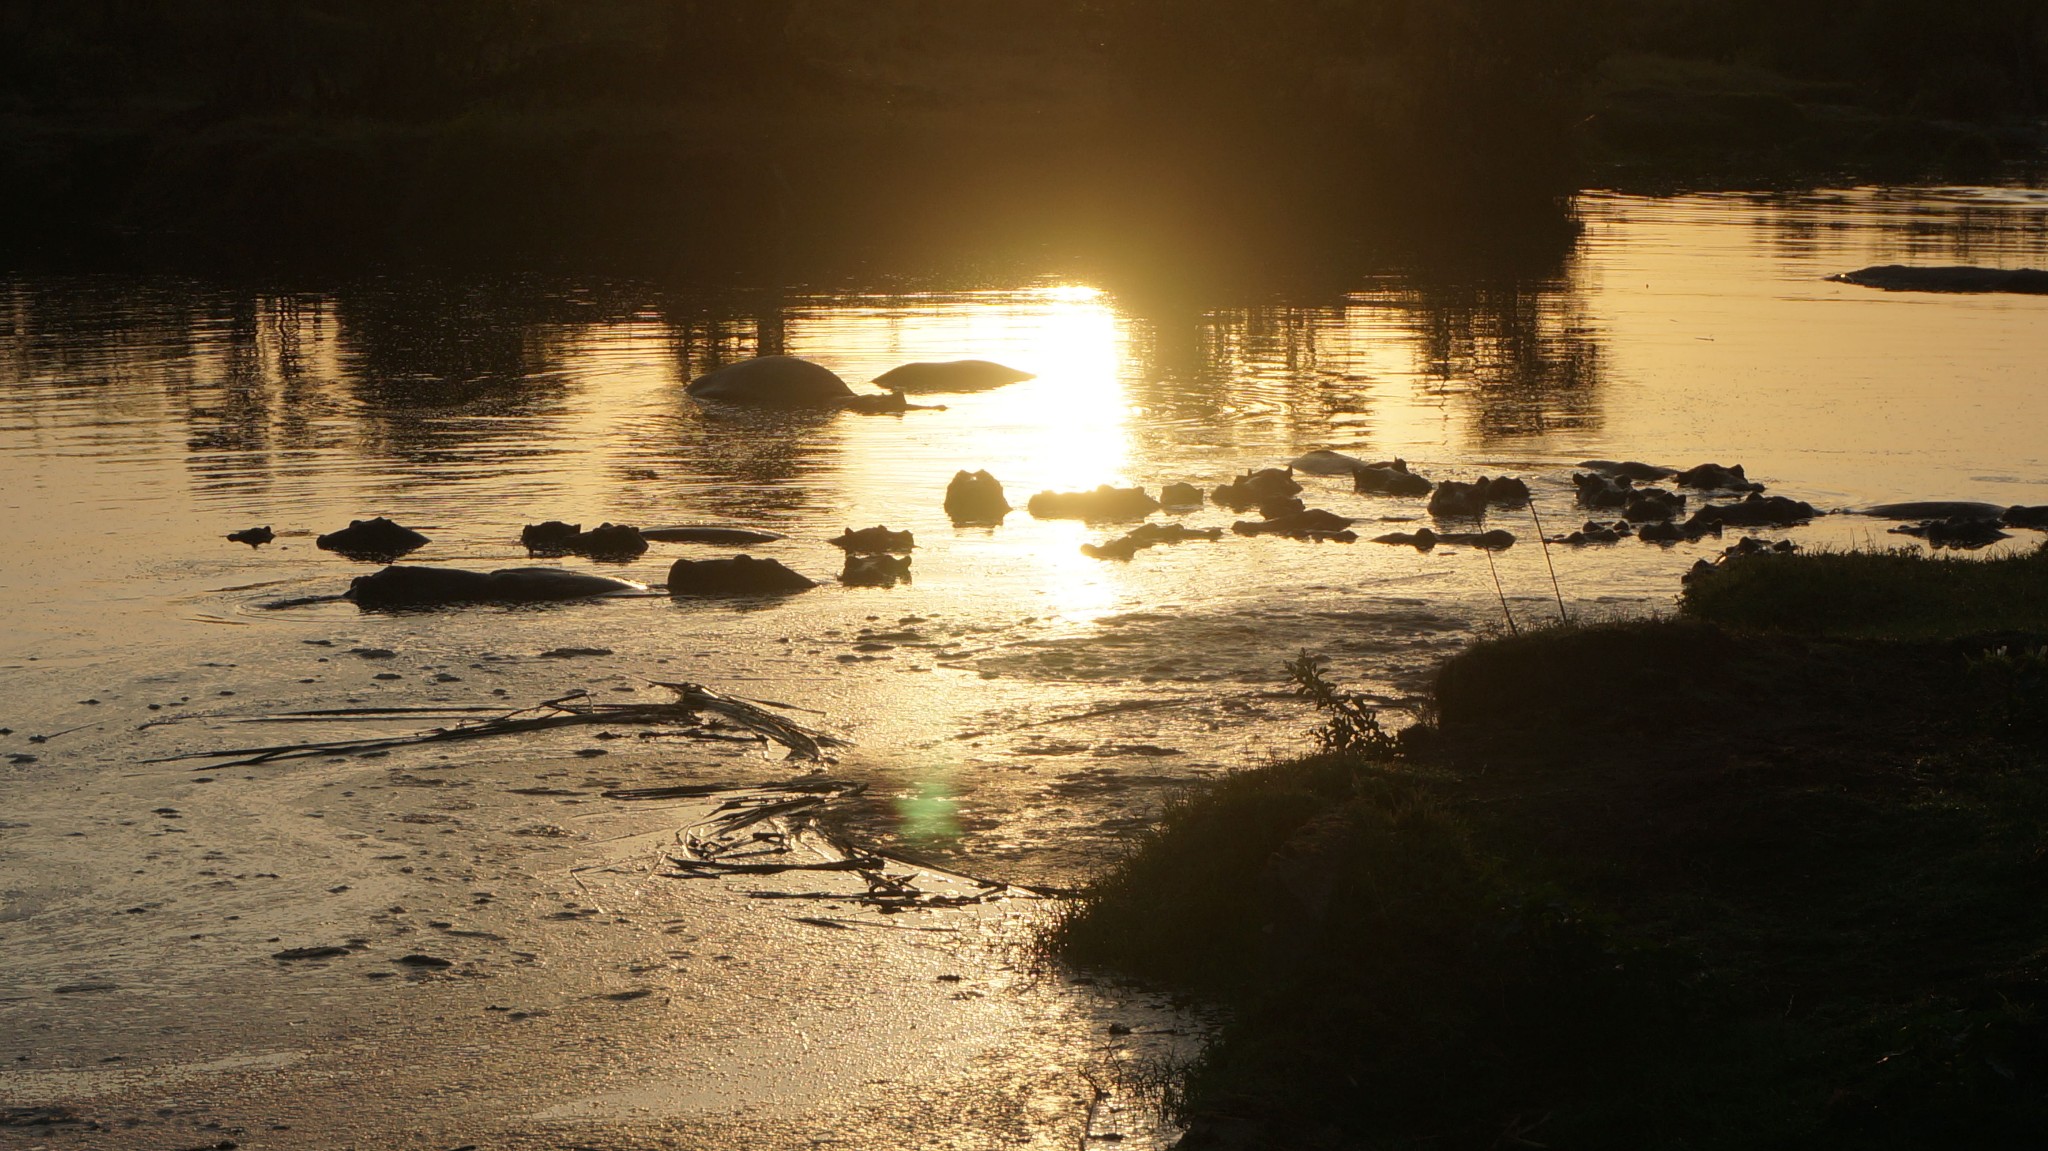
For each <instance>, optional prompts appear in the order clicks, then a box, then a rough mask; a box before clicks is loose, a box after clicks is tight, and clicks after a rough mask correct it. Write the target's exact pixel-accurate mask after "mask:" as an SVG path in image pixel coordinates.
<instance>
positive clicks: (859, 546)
mask: <svg viewBox="0 0 2048 1151" xmlns="http://www.w3.org/2000/svg"><path fill="white" fill-rule="evenodd" d="M825 542H826V543H828V544H831V545H832V546H833V547H836V548H839V549H841V550H843V551H845V552H846V553H847V554H849V555H864V556H872V555H883V554H885V553H889V552H894V553H897V554H899V555H900V554H902V553H904V552H907V551H910V550H911V549H912V548H915V547H916V546H917V537H916V536H915V535H912V534H911V533H910V532H907V531H901V532H896V531H890V530H889V526H888V525H887V524H877V525H875V526H874V527H871V528H862V529H860V530H859V531H854V530H853V529H852V528H847V529H846V531H845V533H844V534H842V535H838V536H835V537H833V538H832V539H829V540H826V541H825Z"/></svg>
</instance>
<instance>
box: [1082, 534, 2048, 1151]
mask: <svg viewBox="0 0 2048 1151" xmlns="http://www.w3.org/2000/svg"><path fill="white" fill-rule="evenodd" d="M1902 571H1903V572H1904V573H1908V574H1902ZM1930 574H1932V575H1938V576H1940V577H1943V578H1947V579H1951V580H1952V581H1954V582H1957V583H1971V584H1977V585H1978V586H1981V587H1986V588H1990V587H1997V588H2001V589H2010V588H2013V587H2024V588H2026V589H2028V590H2026V591H2022V592H2018V593H2014V592H2011V591H2009V590H2001V591H2000V592H1999V593H1998V594H1999V596H2000V597H2001V598H2000V600H1999V602H2000V603H2002V604H2003V605H2004V607H2005V608H2006V609H2007V611H2006V614H2005V615H2004V616H2003V617H1997V616H1992V615H1987V614H1986V613H1984V612H1983V611H1981V610H1979V609H1978V608H1977V607H1976V606H1975V605H1972V606H1970V607H1968V608H1966V609H1965V610H1963V611H1960V612H1957V613H1954V614H1952V615H1951V616H1949V617H1948V619H1947V621H1946V626H1941V625H1940V623H1939V621H1934V620H1932V619H1931V618H1930V617H1929V616H1927V615H1925V614H1922V615H1921V616H1919V617H1918V618H1916V619H1915V620H1914V622H1913V624H1911V625H1904V624H1902V625H1901V627H1900V628H1899V632H1900V634H1898V635H1885V634H1871V632H1872V631H1874V630H1879V629H1864V634H1862V635H1860V636H1856V637H1853V638H1851V637H1846V636H1838V635H1833V634H1829V633H1830V632H1834V631H1838V630H1839V629H1838V628H1835V627H1834V626H1832V624H1830V623H1829V622H1828V621H1822V622H1821V624H1820V625H1819V626H1817V627H1814V628H1810V629H1809V628H1806V627H1804V626H1802V625H1801V624H1800V622H1799V621H1798V619H1797V618H1796V617H1794V618H1792V619H1780V620H1779V622H1778V625H1777V626H1776V627H1774V628H1772V629H1770V630H1764V629H1762V628H1756V627H1743V626H1740V625H1739V624H1738V623H1736V622H1734V621H1737V620H1740V619H1744V618H1753V617H1754V616H1755V615H1756V614H1757V610H1759V609H1760V608H1761V607H1762V606H1764V605H1765V604H1766V603H1767V601H1771V600H1773V599H1784V598H1786V597H1784V596H1782V595H1781V594H1780V591H1779V589H1781V588H1785V587H1792V588H1794V589H1797V593H1798V594H1801V595H1805V594H1809V593H1813V592H1815V589H1820V591H1819V593H1818V594H1816V595H1815V598H1816V599H1827V598H1833V599H1835V600H1838V601H1840V600H1847V599H1850V598H1851V593H1855V594H1859V595H1862V596H1864V598H1865V599H1866V600H1867V598H1868V593H1869V591H1870V589H1871V588H1873V587H1879V586H1881V587H1886V588H1894V589H1896V588H1899V587H1901V586H1903V585H1906V584H1908V583H1910V582H1913V581H1914V580H1916V579H1918V578H1920V577H1925V576H1929V575H1930ZM1823 585H1831V588H1829V587H1824V586H1823ZM1694 586H1695V589H1696V590H1695V591H1693V592H1691V593H1689V594H1688V596H1687V598H1686V608H1685V612H1684V615H1683V616H1682V617H1681V618H1677V619H1669V620H1657V621H1648V622H1640V623H1627V624H1615V625H1607V626H1600V627H1590V628H1560V629H1555V630H1550V631H1540V632H1535V633H1529V634H1524V635H1522V636H1519V637H1512V638H1508V639H1503V640H1497V641H1493V642H1489V643H1483V644H1480V645H1477V646H1475V647H1473V648H1472V649H1470V650H1468V651H1467V652H1464V653H1462V654H1460V655H1458V656H1456V657H1454V658H1453V659H1452V660H1451V661H1449V662H1448V663H1447V664H1446V665H1445V667H1444V669H1443V671H1442V673H1441V675H1440V677H1439V680H1438V684H1437V689H1436V706H1437V715H1436V717H1435V720H1436V722H1435V723H1434V724H1432V725H1429V726H1420V727H1417V728H1415V729H1411V730H1410V731H1409V732H1406V733H1403V736H1402V737H1401V738H1400V740H1399V741H1398V742H1395V741H1392V740H1368V741H1366V742H1364V743H1361V744H1359V745H1358V746H1357V748H1356V749H1355V750H1353V751H1350V752H1347V753H1343V754H1332V753H1326V754H1319V755H1316V756H1311V757H1308V758H1305V759H1300V760H1295V761H1290V762H1284V763H1277V764H1274V765H1271V766H1269V767H1266V768H1262V769H1257V770H1254V771H1249V772H1245V773H1242V774H1239V775H1237V776H1234V777H1232V778H1230V779H1229V780H1227V781H1224V782H1222V783H1220V784H1218V785H1216V786H1214V787H1211V788H1208V789H1204V790H1202V791H1199V792H1197V793H1194V794H1193V795H1191V796H1190V797H1189V798H1188V799H1186V800H1185V801H1183V802H1182V803H1181V804H1180V805H1178V806H1177V807H1176V808H1174V809H1173V810H1172V811H1171V812H1170V813H1169V814H1168V815H1167V817H1166V818H1165V820H1164V821H1163V822H1162V825H1161V827H1160V829H1159V831H1158V832H1157V833H1156V834H1155V835H1154V836H1153V837H1152V838H1151V839H1150V840H1149V841H1148V842H1147V843H1146V844H1145V845H1144V846H1143V847H1142V848H1140V849H1139V850H1138V851H1136V852H1135V853H1134V854H1133V855H1132V856H1131V858H1130V859H1129V860H1128V861H1126V862H1125V863H1124V864H1123V865H1122V866H1121V867H1120V868H1118V869H1117V870H1115V871H1113V872H1111V873H1110V874H1108V875H1106V876H1105V877H1103V878H1102V879H1100V880H1099V881H1097V883H1096V884H1095V885H1094V886H1093V887H1091V888H1090V890H1089V892H1088V893H1087V895H1086V896H1085V897H1084V899H1083V900H1082V901H1081V902H1080V903H1079V904H1078V905H1077V909H1076V910H1075V911H1074V912H1073V914H1072V915H1071V916H1070V917H1069V918H1068V919H1067V920H1065V921H1064V922H1063V923H1062V924H1060V925H1059V927H1058V928H1057V929H1056V930H1055V931H1054V932H1052V933H1051V935H1050V936H1049V942H1050V944H1051V945H1052V946H1053V947H1054V949H1055V950H1057V951H1059V952H1060V953H1062V954H1064V955H1066V956H1068V957H1070V958H1073V959H1075V960H1077V961H1080V962H1083V963H1094V964H1102V965H1107V966H1110V967H1113V968H1116V969H1118V970H1122V971H1127V972H1134V973H1139V974H1143V975H1146V976H1149V977H1152V978H1156V979H1160V980H1163V981H1166V982H1167V983H1169V984H1171V985H1175V986H1181V987H1186V988H1189V989H1194V990H1199V991H1201V992H1203V993H1205V994H1208V995H1210V996H1213V997H1215V998H1216V999H1218V1000H1219V1001H1221V1002H1223V1003H1225V1004H1227V1005H1229V1006H1230V1007H1231V1008H1232V1010H1233V1011H1234V1012H1235V1022H1234V1023H1233V1024H1232V1025H1231V1026H1230V1027H1229V1028H1228V1029H1226V1031H1225V1032H1224V1034H1223V1037H1222V1038H1221V1040H1220V1041H1219V1042H1218V1043H1217V1045H1216V1046H1215V1047H1214V1048H1213V1049H1212V1050H1211V1051H1210V1053H1209V1055H1208V1057H1207V1058H1206V1059H1205V1060H1204V1061H1203V1062H1202V1063H1201V1064H1199V1065H1198V1066H1197V1067H1196V1068H1195V1069H1194V1071H1193V1072H1192V1073H1191V1074H1190V1075H1189V1076H1188V1077H1187V1079H1186V1097H1185V1110H1186V1116H1187V1118H1188V1119H1190V1120H1191V1122H1192V1130H1191V1132H1190V1135H1189V1137H1188V1140H1187V1142H1186V1143H1184V1144H1183V1145H1184V1146H1186V1147H1191V1148H1192V1147H1198V1146H1199V1147H1265V1146H1289V1147H1302V1146H1329V1147H1338V1146H1343V1147H1351V1146H1406V1145H1410V1144H1413V1143H1416V1142H1420V1141H1428V1142H1430V1143H1432V1144H1433V1145H1440V1146H1458V1147H1462V1146H1471V1147H1484V1146H1498V1145H1500V1144H1501V1143H1503V1142H1515V1141H1522V1140H1526V1141H1530V1142H1535V1143H1540V1144H1544V1145H1549V1146H1570V1147H1609V1146H1613V1147H1620V1146H1631V1147H1644V1146H1649V1147H1676V1146H1686V1147H1757V1146H1777V1145H1792V1144H1798V1145H1802V1146H1823V1147H1825V1146H1844V1147H1848V1146H1856V1147H1891V1146H1897V1147H1912V1146H1926V1145H1930V1144H1932V1143H1937V1142H1939V1143H1944V1144H1947V1145H1951V1146H2002V1145H2011V1144H2012V1143H2014V1142H2015V1141H2023V1140H2025V1139H2026V1138H2029V1137H2031V1133H2032V1132H2037V1131H2039V1130H2040V1129H2041V1124H2042V1123H2043V1121H2044V1120H2048V1095H2044V1090H2043V1088H2044V1085H2048V1059H2044V1057H2043V1056H2044V1051H2048V1025H2044V1023H2043V1022H2042V1017H2041V1011H2042V1009H2043V1007H2044V1006H2048V985H2044V984H2043V983H2042V982H2041V970H2040V967H2039V959H2038V956H2039V954H2040V950H2041V947H2042V943H2043V940H2044V939H2048V915H2044V914H2043V912H2042V909H2041V901H2040V899H2039V884H2040V882H2041V880H2040V876H2041V867H2042V864H2041V857H2042V856H2041V853H2042V850H2043V841H2042V839H2041V833H2040V828H2041V827H2042V826H2043V821H2044V820H2048V754H2044V750H2043V747H2044V744H2043V740H2042V738H2041V735H2042V732H2043V730H2044V727H2043V724H2044V719H2048V700H2044V693H2048V679H2044V667H2043V665H2042V662H2041V660H2042V657H2041V655H2040V654H2039V653H2040V651H2041V645H2042V641H2043V637H2044V635H2048V629H2044V628H2043V626H2042V617H2041V615H2040V611H2041V605H2042V602H2043V601H2042V598H2041V597H2042V595H2043V594H2044V589H2048V552H2044V551H2040V550H2037V551H2035V552H2033V553H2030V554H2027V555H2024V556H2017V557H2012V558H2009V559H2004V560H2000V561H1996V562H1994V563H1991V564H1969V563H1956V562H1954V561H1938V560H1924V559H1923V560H1915V561H1911V562H1910V563H1909V562H1907V561H1904V560H1900V559H1898V558H1896V557H1890V556H1868V557H1842V556H1813V557H1785V556H1772V557H1764V558H1761V559H1754V558H1753V559H1751V560H1748V561H1737V562H1735V563H1734V564H1732V565H1730V567H1729V568H1728V570H1726V571H1723V572H1720V573H1716V574H1714V575H1710V576H1708V577H1706V578H1705V579H1704V580H1701V581H1696V583H1695V585H1694ZM1949 590H1950V593H1951V594H1953V593H1954V592H1955V591H1956V590H1958V589H1957V588H1951V589H1949ZM1900 594H1901V596H1902V597H1903V596H1904V593H1900ZM1960 600H1961V601H1962V602H1965V603H1967V602H1968V601H1969V597H1968V596H1967V595H1965V596H1962V597H1960ZM1980 602H1981V601H1980ZM1927 624H1934V626H1922V625H1927Z"/></svg>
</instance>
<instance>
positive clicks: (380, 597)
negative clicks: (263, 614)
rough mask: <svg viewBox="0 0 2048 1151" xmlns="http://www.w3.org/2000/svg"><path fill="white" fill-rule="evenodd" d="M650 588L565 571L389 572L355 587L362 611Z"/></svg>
mask: <svg viewBox="0 0 2048 1151" xmlns="http://www.w3.org/2000/svg"><path fill="white" fill-rule="evenodd" d="M646 590H647V588H646V585H644V584H637V583H634V582H632V581H631V580H622V579H613V578H611V577H610V576H601V575H591V574H589V573H588V572H572V571H564V570H563V569H561V568H500V569H499V570H497V571H491V572H479V571H466V570H464V569H462V568H441V567H415V566H405V567H398V566H393V567H387V568H385V569H383V570H382V571H379V572H374V573H372V574H370V575H366V576H357V577H356V578H355V579H353V580H351V581H350V582H349V588H348V593H347V596H346V597H345V598H348V599H352V600H354V601H355V602H356V605H357V606H358V607H441V606H444V605H448V604H464V603H548V602H551V601H556V600H571V599H590V598H592V597H595V596H606V595H622V594H629V593H632V592H644V591H646Z"/></svg>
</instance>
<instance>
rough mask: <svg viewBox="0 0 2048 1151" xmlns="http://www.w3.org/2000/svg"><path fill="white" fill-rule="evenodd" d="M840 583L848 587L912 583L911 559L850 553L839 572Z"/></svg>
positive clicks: (893, 585)
mask: <svg viewBox="0 0 2048 1151" xmlns="http://www.w3.org/2000/svg"><path fill="white" fill-rule="evenodd" d="M839 582H840V583H842V584H845V585H846V586H847V587H895V586H896V585H897V584H899V583H909V582H910V557H909V556H903V557H900V558H899V557H897V556H892V555H886V554H875V555H856V554H853V553H850V552H849V553H848V554H847V557H846V564H845V566H843V567H842V568H840V570H839Z"/></svg>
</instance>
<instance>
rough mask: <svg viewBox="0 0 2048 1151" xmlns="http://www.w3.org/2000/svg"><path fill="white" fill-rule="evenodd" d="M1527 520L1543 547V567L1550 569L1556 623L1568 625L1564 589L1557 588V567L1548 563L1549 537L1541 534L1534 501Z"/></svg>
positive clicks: (1537, 540)
mask: <svg viewBox="0 0 2048 1151" xmlns="http://www.w3.org/2000/svg"><path fill="white" fill-rule="evenodd" d="M1529 518H1530V519H1531V520H1534V521H1535V523H1536V542H1537V543H1540V544H1542V545H1543V566H1544V567H1547V568H1549V569H1550V591H1551V594H1553V595H1555V596H1557V622H1559V623H1570V622H1571V619H1570V618H1569V617H1568V616H1566V615H1565V614H1564V589H1563V588H1561V587H1558V586H1557V565H1556V564H1554V563H1551V562H1550V537H1549V536H1547V535H1545V534H1543V518H1542V517H1541V516H1538V515H1537V514H1536V500H1535V498H1534V497H1531V498H1530V500H1529Z"/></svg>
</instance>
